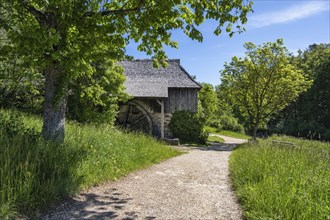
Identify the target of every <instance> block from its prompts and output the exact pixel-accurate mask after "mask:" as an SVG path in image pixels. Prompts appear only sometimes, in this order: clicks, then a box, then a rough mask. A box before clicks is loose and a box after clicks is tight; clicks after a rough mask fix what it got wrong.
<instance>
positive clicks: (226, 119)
mask: <svg viewBox="0 0 330 220" xmlns="http://www.w3.org/2000/svg"><path fill="white" fill-rule="evenodd" d="M207 125H209V126H211V127H213V128H217V129H218V130H229V131H234V132H239V133H242V134H244V133H245V132H244V127H243V125H241V124H239V123H238V122H237V119H236V118H234V117H233V116H231V115H221V116H220V117H218V118H215V119H211V120H210V121H209V122H208V123H207Z"/></svg>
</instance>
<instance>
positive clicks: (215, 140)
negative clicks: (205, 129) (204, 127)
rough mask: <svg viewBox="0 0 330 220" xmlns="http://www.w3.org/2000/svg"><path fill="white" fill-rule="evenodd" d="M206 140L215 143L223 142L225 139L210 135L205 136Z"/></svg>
mask: <svg viewBox="0 0 330 220" xmlns="http://www.w3.org/2000/svg"><path fill="white" fill-rule="evenodd" d="M207 141H208V142H215V143H223V142H225V140H224V139H223V138H221V137H217V136H210V135H209V137H208V138H207Z"/></svg>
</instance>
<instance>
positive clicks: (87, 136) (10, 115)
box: [0, 110, 179, 219]
mask: <svg viewBox="0 0 330 220" xmlns="http://www.w3.org/2000/svg"><path fill="white" fill-rule="evenodd" d="M0 125H1V126H0V152H1V153H0V219H11V218H16V217H18V216H23V217H24V216H28V217H36V216H38V212H40V211H42V210H43V209H44V208H47V207H48V206H49V205H50V204H51V203H53V202H54V201H58V200H60V199H61V198H63V197H65V196H68V195H70V194H73V193H75V192H77V191H79V190H81V189H83V188H86V187H89V186H93V185H96V184H99V183H102V182H104V181H106V180H116V179H117V178H119V177H121V176H123V175H126V174H127V173H129V172H131V171H133V170H136V169H140V168H143V167H146V166H149V165H151V164H153V163H158V162H160V161H162V160H164V159H167V158H170V157H173V156H176V155H178V154H179V153H178V152H177V151H176V150H174V149H172V148H170V147H167V146H165V145H164V144H162V143H160V142H157V141H155V140H154V139H152V138H150V137H147V136H144V135H142V134H137V133H125V132H122V131H119V130H116V129H114V128H112V127H111V126H107V125H103V126H96V125H84V126H81V125H78V124H75V123H68V125H67V133H66V140H65V143H63V144H54V143H49V142H46V141H44V140H43V139H42V138H40V129H41V120H40V118H37V117H32V116H29V115H26V114H22V113H18V112H13V111H5V110H0Z"/></svg>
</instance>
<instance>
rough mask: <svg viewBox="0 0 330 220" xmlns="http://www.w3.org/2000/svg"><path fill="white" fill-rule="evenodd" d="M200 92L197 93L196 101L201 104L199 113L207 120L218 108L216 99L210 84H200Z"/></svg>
mask: <svg viewBox="0 0 330 220" xmlns="http://www.w3.org/2000/svg"><path fill="white" fill-rule="evenodd" d="M201 86H202V88H201V90H199V92H198V99H199V101H200V103H201V107H202V109H201V111H202V112H201V113H202V114H203V115H204V117H205V119H206V120H208V119H210V118H211V117H212V116H214V114H215V112H216V111H217V108H218V97H217V93H216V92H215V90H214V87H213V85H212V84H209V83H201Z"/></svg>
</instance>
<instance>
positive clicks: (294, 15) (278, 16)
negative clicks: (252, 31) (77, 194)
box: [248, 1, 329, 28]
mask: <svg viewBox="0 0 330 220" xmlns="http://www.w3.org/2000/svg"><path fill="white" fill-rule="evenodd" d="M324 11H329V2H328V1H313V2H304V4H300V5H295V6H292V7H290V8H286V9H283V10H281V11H276V12H270V13H263V14H257V15H255V16H252V17H251V18H250V19H249V21H248V24H250V25H251V26H252V27H255V28H260V27H266V26H270V25H273V24H281V23H287V22H291V21H295V20H298V19H302V18H306V17H309V16H312V15H315V14H318V13H320V12H324Z"/></svg>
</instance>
